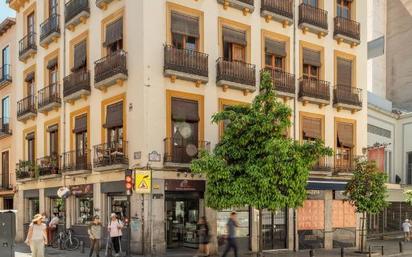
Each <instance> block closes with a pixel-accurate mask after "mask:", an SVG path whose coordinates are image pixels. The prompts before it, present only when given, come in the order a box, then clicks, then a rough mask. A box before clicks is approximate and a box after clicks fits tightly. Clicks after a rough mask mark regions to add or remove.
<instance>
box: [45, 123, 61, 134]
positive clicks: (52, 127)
mask: <svg viewBox="0 0 412 257" xmlns="http://www.w3.org/2000/svg"><path fill="white" fill-rule="evenodd" d="M58 129H59V125H57V124H54V125H52V126H49V127H48V128H47V132H49V133H50V132H56V131H57V130H58Z"/></svg>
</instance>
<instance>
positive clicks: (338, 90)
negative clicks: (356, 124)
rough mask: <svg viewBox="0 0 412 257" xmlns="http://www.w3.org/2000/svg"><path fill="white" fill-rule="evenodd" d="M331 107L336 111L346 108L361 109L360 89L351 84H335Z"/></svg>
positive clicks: (351, 109) (354, 110)
mask: <svg viewBox="0 0 412 257" xmlns="http://www.w3.org/2000/svg"><path fill="white" fill-rule="evenodd" d="M333 107H335V108H337V109H338V111H339V110H341V109H346V110H350V111H352V113H354V112H356V111H360V110H361V109H362V89H360V88H355V87H351V86H344V85H337V86H335V88H334V89H333Z"/></svg>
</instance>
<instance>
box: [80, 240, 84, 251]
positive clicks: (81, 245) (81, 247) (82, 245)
mask: <svg viewBox="0 0 412 257" xmlns="http://www.w3.org/2000/svg"><path fill="white" fill-rule="evenodd" d="M80 253H84V242H83V241H80Z"/></svg>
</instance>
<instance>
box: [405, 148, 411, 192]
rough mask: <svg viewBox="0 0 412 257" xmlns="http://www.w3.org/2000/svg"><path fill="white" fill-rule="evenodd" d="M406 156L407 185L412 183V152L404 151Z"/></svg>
mask: <svg viewBox="0 0 412 257" xmlns="http://www.w3.org/2000/svg"><path fill="white" fill-rule="evenodd" d="M406 154H407V157H408V164H407V165H408V166H407V171H408V174H407V179H408V185H410V184H412V152H408V153H406Z"/></svg>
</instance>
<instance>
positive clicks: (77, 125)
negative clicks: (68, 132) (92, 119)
mask: <svg viewBox="0 0 412 257" xmlns="http://www.w3.org/2000/svg"><path fill="white" fill-rule="evenodd" d="M86 131H87V114H83V115H81V116H79V117H76V120H75V121H74V129H73V133H82V132H86Z"/></svg>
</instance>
